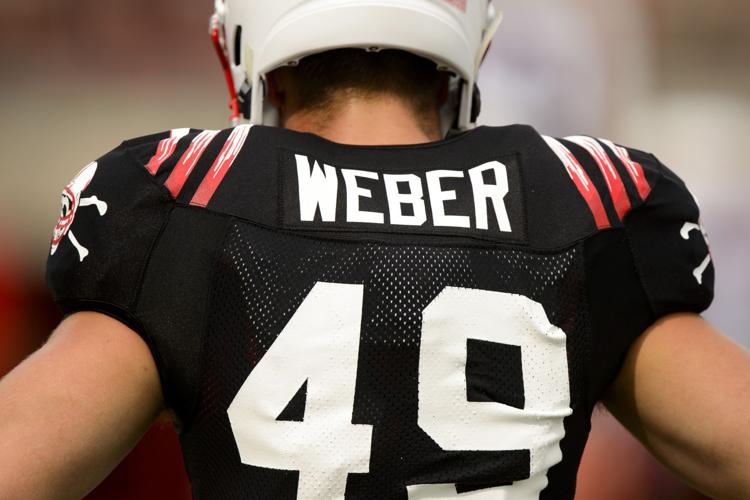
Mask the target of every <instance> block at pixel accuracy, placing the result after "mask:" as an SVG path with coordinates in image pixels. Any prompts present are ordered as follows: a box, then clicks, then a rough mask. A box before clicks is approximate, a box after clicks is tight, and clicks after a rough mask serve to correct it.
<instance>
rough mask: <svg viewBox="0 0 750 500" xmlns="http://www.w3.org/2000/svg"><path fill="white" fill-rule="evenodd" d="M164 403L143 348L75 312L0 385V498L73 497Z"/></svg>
mask: <svg viewBox="0 0 750 500" xmlns="http://www.w3.org/2000/svg"><path fill="white" fill-rule="evenodd" d="M162 407H163V401H162V393H161V387H160V382H159V376H158V374H157V371H156V367H155V365H154V361H153V358H152V356H151V353H150V351H149V349H148V347H147V345H146V343H145V342H144V341H143V340H142V339H141V337H140V336H138V335H137V334H136V333H135V332H134V331H132V330H131V329H130V328H128V327H127V326H125V325H123V324H122V323H120V322H119V321H116V320H114V319H112V318H110V317H108V316H104V315H101V314H98V313H89V312H81V313H76V314H73V315H71V316H70V317H68V318H67V319H65V320H64V321H63V322H62V323H61V324H60V326H59V327H58V328H57V330H56V331H55V332H54V333H53V335H52V337H51V338H50V340H49V341H48V342H47V343H46V345H44V347H42V348H41V349H40V350H39V351H37V352H36V353H34V354H33V355H31V356H30V357H29V358H28V359H27V360H26V361H24V362H23V363H22V364H21V365H19V366H18V367H17V368H16V369H15V370H13V371H12V372H11V373H10V374H8V375H7V376H6V377H5V378H3V379H2V380H0V443H2V445H1V446H0V499H2V500H6V499H8V500H10V499H18V498H24V499H36V498H39V499H49V498H81V497H82V496H84V495H85V494H86V493H88V492H89V491H90V490H91V489H93V488H94V487H95V486H96V485H97V484H98V483H99V482H100V481H101V480H102V479H104V478H105V477H106V476H107V474H108V473H109V472H110V471H111V470H112V469H113V468H114V466H115V465H117V463H118V462H119V461H120V460H122V458H123V457H124V456H125V455H126V454H127V453H128V452H129V451H130V450H131V449H132V448H133V446H134V445H135V444H136V443H137V442H138V440H139V439H140V438H141V436H142V435H143V433H144V432H145V431H146V430H147V428H148V427H149V425H150V424H151V422H153V421H154V419H155V418H156V417H157V415H158V414H159V413H160V411H161V410H162Z"/></svg>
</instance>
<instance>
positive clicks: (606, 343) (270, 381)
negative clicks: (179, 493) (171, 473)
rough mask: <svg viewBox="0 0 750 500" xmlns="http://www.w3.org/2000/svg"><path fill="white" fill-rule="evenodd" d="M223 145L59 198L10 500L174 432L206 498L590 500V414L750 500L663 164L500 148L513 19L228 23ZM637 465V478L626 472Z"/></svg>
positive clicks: (736, 357)
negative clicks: (481, 117) (483, 67)
mask: <svg viewBox="0 0 750 500" xmlns="http://www.w3.org/2000/svg"><path fill="white" fill-rule="evenodd" d="M216 7H217V13H216V15H215V17H214V18H213V22H212V35H213V37H214V40H215V42H216V45H217V48H218V52H219V54H220V57H221V58H222V61H223V63H224V66H225V69H226V72H227V82H228V85H229V88H230V94H231V107H232V112H233V119H235V120H237V121H239V118H240V115H245V117H246V118H248V119H249V123H245V124H237V125H236V126H234V127H232V128H230V129H226V130H218V131H217V130H194V129H174V130H171V131H169V132H166V133H163V134H156V135H151V136H147V137H142V138H139V139H134V140H129V141H126V142H124V143H122V144H121V145H120V146H119V147H117V148H116V149H115V150H114V151H112V152H110V153H108V154H106V155H104V156H102V157H101V158H100V159H98V160H97V161H95V162H93V163H91V164H90V165H88V166H87V167H85V168H84V169H83V170H82V171H81V172H80V173H79V175H78V176H76V178H75V179H74V180H73V181H72V182H71V183H70V184H69V185H68V187H66V188H65V191H64V193H63V199H62V200H63V208H62V212H61V216H60V219H59V221H58V223H57V225H56V227H55V230H54V238H53V242H52V247H51V252H50V257H49V264H48V281H49V286H50V288H51V290H52V293H53V295H54V298H55V300H56V301H57V303H58V304H59V306H60V308H61V309H62V311H63V312H64V313H65V315H66V318H65V320H64V321H63V322H62V324H61V325H60V326H59V328H57V330H56V331H55V333H54V334H53V335H52V337H51V339H50V340H49V342H48V343H47V344H46V345H45V346H44V347H43V348H42V349H40V350H39V351H38V352H37V353H36V354H34V355H32V356H31V357H30V358H29V359H28V360H26V361H25V362H24V363H23V364H22V365H21V366H19V367H18V368H17V369H16V370H15V371H14V372H12V373H11V374H10V375H9V376H8V377H7V378H6V379H4V380H3V381H2V383H1V384H0V442H1V443H2V446H0V498H3V499H17V498H71V497H80V496H82V495H84V494H85V493H86V492H87V491H89V490H90V489H91V488H93V486H94V485H95V484H97V482H98V481H100V480H101V479H102V478H103V477H104V476H105V475H106V474H107V473H108V472H109V471H110V470H111V469H112V468H113V467H114V465H115V464H116V463H117V462H118V461H119V460H120V459H121V458H122V457H123V456H124V455H125V454H126V453H127V452H128V450H129V449H131V448H132V446H133V445H134V443H136V442H137V441H138V439H139V437H140V436H141V435H142V434H143V432H144V431H145V429H146V428H147V427H148V426H149V424H150V423H151V422H152V421H153V420H154V418H155V417H156V416H157V415H158V414H159V413H160V412H161V411H162V409H163V408H167V409H169V410H170V411H171V412H172V413H173V415H174V419H175V422H176V424H177V426H178V429H179V432H180V439H181V444H182V450H183V455H184V459H185V465H186V468H187V471H188V474H189V476H190V479H191V483H192V488H193V493H194V496H195V497H196V498H222V499H228V498H279V499H293V498H299V499H329V498H350V499H360V498H378V499H383V498H386V499H410V500H415V499H427V498H458V499H463V498H466V499H472V500H474V499H490V498H491V499H522V500H527V499H561V498H572V497H573V496H574V491H575V479H576V470H577V468H578V464H579V460H580V457H581V452H582V450H583V448H584V444H585V442H586V437H587V434H588V432H589V426H590V424H589V422H590V416H591V413H592V410H593V409H594V407H595V406H596V405H597V403H598V402H604V403H605V404H606V405H607V407H608V408H609V409H610V410H611V411H612V412H613V413H614V414H615V415H616V416H617V417H618V418H619V419H620V420H621V421H622V422H623V423H624V424H625V425H626V426H627V427H628V428H629V429H630V430H631V431H632V432H633V433H634V434H635V435H636V436H637V437H638V438H639V439H641V441H643V442H644V443H645V445H646V446H647V447H648V448H649V449H650V450H651V451H652V452H653V453H654V454H655V455H656V456H657V457H658V458H659V459H660V460H662V461H663V462H664V463H665V464H667V465H668V466H669V467H670V468H672V469H673V470H674V471H675V472H676V473H677V474H679V475H680V476H681V477H683V478H684V479H685V480H686V481H687V482H689V483H690V484H692V485H693V486H695V487H696V488H698V489H700V490H702V491H704V492H706V493H707V494H709V495H712V496H716V497H719V498H742V497H745V496H746V495H747V492H748V491H750V474H749V473H748V471H750V425H748V424H750V417H748V415H750V399H749V398H748V396H747V391H748V389H749V388H750V360H749V357H748V354H747V353H746V352H745V351H743V350H742V349H741V348H739V347H738V346H736V345H735V344H734V343H732V342H731V341H729V340H727V338H726V337H724V336H722V335H721V334H720V333H718V332H717V331H715V330H714V329H713V328H712V327H711V326H710V325H709V324H708V323H706V322H705V321H704V320H703V319H701V317H700V316H699V313H700V312H701V311H703V310H704V309H705V308H706V307H708V305H709V304H710V302H711V299H712V295H713V282H714V269H713V265H712V262H711V256H710V253H709V248H708V245H707V243H706V239H705V235H704V231H703V229H702V227H701V224H700V217H699V211H698V206H697V205H696V203H695V201H694V200H693V198H692V196H691V195H690V193H689V191H688V190H687V188H686V187H685V185H684V183H683V182H682V181H681V180H680V179H679V178H678V177H677V176H676V175H675V174H674V173H673V172H672V171H670V170H669V169H668V168H667V167H665V166H664V165H662V164H661V163H660V162H659V161H658V160H657V159H656V158H655V157H654V156H652V155H650V154H648V153H644V152H641V151H638V150H635V149H629V148H625V147H622V146H619V145H617V144H615V143H613V142H611V141H609V140H605V139H598V138H594V137H587V136H574V137H567V138H552V137H545V136H542V135H540V134H539V133H537V132H536V131H535V130H534V129H533V128H531V127H528V126H506V127H476V126H475V122H476V118H477V114H478V112H479V93H478V89H477V88H476V84H475V83H476V77H477V72H478V68H479V65H480V63H481V61H482V58H483V56H484V54H485V52H486V50H487V47H488V45H489V42H490V40H491V39H492V35H493V33H494V31H495V29H496V28H497V26H498V24H499V22H500V15H499V13H498V12H496V11H495V9H494V7H493V5H492V3H491V2H490V1H488V0H411V1H405V0H367V1H364V0H352V1H347V2H342V1H338V0H275V1H274V2H265V1H263V2H261V1H260V0H226V2H222V1H221V0H219V1H218V2H217V5H216ZM612 459H613V460H617V457H612Z"/></svg>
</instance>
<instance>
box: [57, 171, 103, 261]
mask: <svg viewBox="0 0 750 500" xmlns="http://www.w3.org/2000/svg"><path fill="white" fill-rule="evenodd" d="M96 169H97V162H93V163H89V164H88V165H86V166H85V167H84V168H83V170H81V171H80V172H79V173H78V175H76V176H75V177H74V178H73V180H72V181H70V184H68V185H67V186H66V187H65V189H64V190H63V192H62V207H61V209H60V218H59V219H58V221H57V225H56V226H55V229H54V231H53V233H52V248H51V250H50V255H55V252H56V251H57V248H58V247H59V246H60V242H62V240H63V238H65V236H66V235H67V236H68V239H69V240H70V242H71V243H72V244H73V246H74V247H75V249H76V250H77V251H78V257H79V258H80V260H81V262H83V259H85V258H86V257H87V256H88V254H89V251H88V249H87V248H86V247H84V246H83V245H81V244H80V243H79V242H78V240H77V239H76V237H75V235H74V234H73V232H72V231H71V230H70V226H71V225H72V224H73V220H74V219H75V216H76V212H77V211H78V209H79V208H80V207H88V206H93V207H96V209H97V210H98V211H99V216H100V217H101V216H104V214H106V213H107V203H105V202H103V201H101V200H100V199H99V198H97V197H96V196H89V197H87V198H82V197H81V194H82V193H83V191H84V190H86V188H87V187H88V186H89V184H90V183H91V180H92V179H93V178H94V174H96Z"/></svg>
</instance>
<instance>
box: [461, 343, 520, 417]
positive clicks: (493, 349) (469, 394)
mask: <svg viewBox="0 0 750 500" xmlns="http://www.w3.org/2000/svg"><path fill="white" fill-rule="evenodd" d="M466 400H467V401H474V402H480V401H482V402H492V401H494V402H496V403H503V404H506V405H508V406H512V407H514V408H521V409H523V407H524V401H525V397H524V388H523V363H522V360H521V348H520V347H519V346H511V345H504V344H498V343H495V342H487V341H486V340H477V339H468V340H467V341H466Z"/></svg>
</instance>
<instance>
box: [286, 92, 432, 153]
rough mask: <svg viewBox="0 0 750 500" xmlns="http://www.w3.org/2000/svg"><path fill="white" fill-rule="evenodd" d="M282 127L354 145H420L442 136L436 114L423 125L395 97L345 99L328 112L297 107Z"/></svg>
mask: <svg viewBox="0 0 750 500" xmlns="http://www.w3.org/2000/svg"><path fill="white" fill-rule="evenodd" d="M284 127H285V128H288V129H291V130H296V131H298V132H310V133H313V134H316V135H319V136H321V137H323V138H325V139H328V140H329V141H333V142H337V143H340V144H356V145H365V146H370V145H403V144H422V143H425V142H432V141H437V140H440V139H441V134H440V126H439V117H438V115H437V113H436V115H435V120H434V123H429V124H428V126H425V124H424V123H422V122H420V120H419V119H418V117H416V116H415V113H414V112H413V111H412V110H411V109H410V108H409V107H408V105H407V104H405V103H403V102H402V101H400V100H398V99H394V98H377V99H368V98H356V97H352V98H348V99H346V100H341V101H339V102H337V103H336V104H335V105H332V106H331V108H330V110H327V111H307V110H298V111H296V112H293V113H290V114H289V116H287V117H285V119H284Z"/></svg>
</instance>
